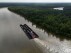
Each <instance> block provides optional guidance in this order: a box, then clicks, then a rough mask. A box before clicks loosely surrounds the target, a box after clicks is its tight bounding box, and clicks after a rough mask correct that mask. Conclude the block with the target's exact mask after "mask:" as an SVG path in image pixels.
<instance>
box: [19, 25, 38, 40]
mask: <svg viewBox="0 0 71 53" xmlns="http://www.w3.org/2000/svg"><path fill="white" fill-rule="evenodd" d="M20 27H21V28H22V30H23V31H24V32H25V34H26V35H27V37H28V38H29V39H34V38H38V37H39V36H38V35H37V34H36V33H35V32H34V31H33V30H32V29H31V28H30V27H29V26H28V25H26V24H24V25H22V24H21V25H20Z"/></svg>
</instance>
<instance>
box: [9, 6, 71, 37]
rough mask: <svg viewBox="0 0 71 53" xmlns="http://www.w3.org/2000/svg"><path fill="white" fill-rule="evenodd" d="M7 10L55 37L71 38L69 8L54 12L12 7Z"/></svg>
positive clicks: (43, 9)
mask: <svg viewBox="0 0 71 53" xmlns="http://www.w3.org/2000/svg"><path fill="white" fill-rule="evenodd" d="M8 9H9V10H10V11H12V12H15V13H17V14H19V15H21V16H23V17H24V18H25V19H27V20H29V21H31V22H32V23H34V24H36V25H37V26H39V27H40V28H42V29H44V30H45V31H47V32H50V33H52V34H55V35H56V36H57V35H59V36H64V37H69V38H71V10H70V9H71V8H70V7H69V8H68V7H65V8H64V10H54V9H53V7H52V8H51V7H42V6H40V7H39V8H38V7H28V6H15V7H14V6H12V7H8Z"/></svg>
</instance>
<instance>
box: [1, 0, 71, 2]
mask: <svg viewBox="0 0 71 53" xmlns="http://www.w3.org/2000/svg"><path fill="white" fill-rule="evenodd" d="M0 2H47V3H48V2H71V0H0Z"/></svg>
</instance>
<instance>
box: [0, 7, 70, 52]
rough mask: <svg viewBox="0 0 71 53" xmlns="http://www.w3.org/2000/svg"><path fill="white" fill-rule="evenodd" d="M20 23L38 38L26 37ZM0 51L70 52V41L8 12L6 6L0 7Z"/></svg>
mask: <svg viewBox="0 0 71 53" xmlns="http://www.w3.org/2000/svg"><path fill="white" fill-rule="evenodd" d="M20 24H27V25H28V26H29V27H30V28H32V30H33V31H35V32H36V33H37V34H38V35H39V38H35V39H31V40H30V39H28V37H27V36H26V34H25V33H24V32H23V31H22V29H21V28H20V26H19V25H20ZM0 53H71V41H70V40H66V39H64V40H63V41H61V40H60V39H59V38H56V37H55V36H53V35H52V34H48V33H46V32H44V30H42V29H39V28H36V26H35V25H32V23H31V22H28V21H27V20H25V19H24V17H22V16H20V15H17V14H15V13H13V12H10V11H9V10H8V9H7V8H1V9H0Z"/></svg>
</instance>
